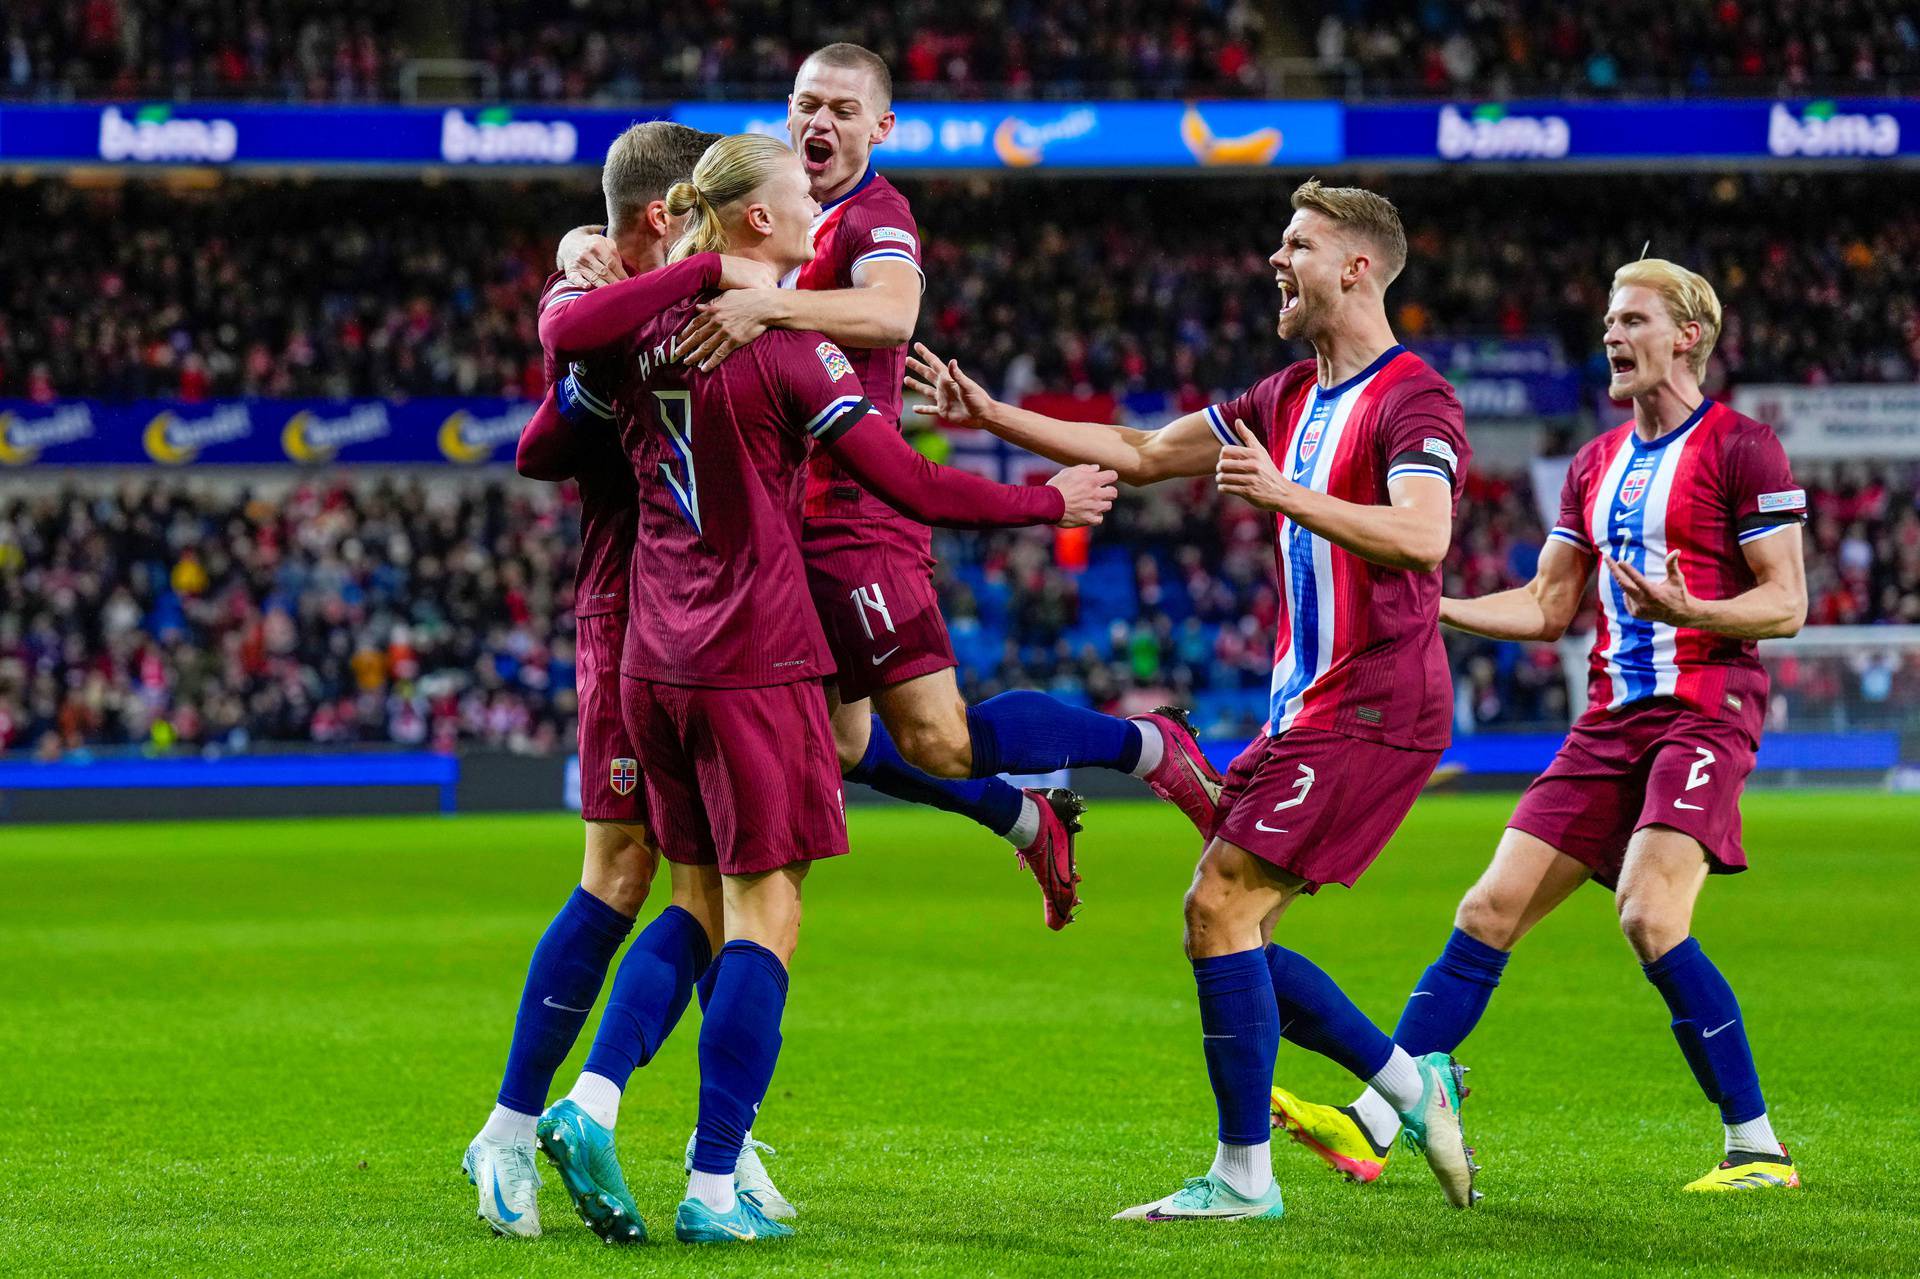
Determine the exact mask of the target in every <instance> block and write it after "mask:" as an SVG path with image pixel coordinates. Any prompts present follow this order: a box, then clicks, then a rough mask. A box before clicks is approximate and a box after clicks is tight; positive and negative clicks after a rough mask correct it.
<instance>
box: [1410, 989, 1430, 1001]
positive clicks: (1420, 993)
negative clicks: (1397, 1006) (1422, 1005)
mask: <svg viewBox="0 0 1920 1279" xmlns="http://www.w3.org/2000/svg"><path fill="white" fill-rule="evenodd" d="M1432 994H1433V992H1432V991H1430V990H1416V991H1414V992H1413V993H1412V994H1411V995H1408V996H1407V1000H1408V1002H1412V1001H1413V1000H1416V999H1419V998H1420V997H1421V996H1423V995H1432Z"/></svg>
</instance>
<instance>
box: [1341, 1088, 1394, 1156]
mask: <svg viewBox="0 0 1920 1279" xmlns="http://www.w3.org/2000/svg"><path fill="white" fill-rule="evenodd" d="M1348 1109H1350V1110H1351V1111H1353V1114H1354V1118H1356V1119H1358V1120H1359V1121H1360V1126H1361V1127H1362V1128H1364V1129H1366V1130H1367V1137H1368V1138H1369V1139H1370V1140H1371V1141H1372V1142H1373V1144H1374V1145H1376V1146H1391V1145H1393V1139H1394V1138H1395V1137H1398V1136H1399V1135H1400V1112H1398V1111H1396V1110H1395V1109H1394V1108H1393V1105H1392V1103H1390V1102H1388V1100H1387V1099H1386V1098H1385V1097H1382V1096H1381V1095H1380V1094H1379V1093H1377V1092H1375V1091H1374V1090H1373V1089H1371V1088H1369V1089H1367V1090H1366V1091H1365V1092H1363V1093H1361V1094H1360V1095H1359V1096H1358V1097H1355V1098H1354V1099H1353V1105H1352V1106H1350V1107H1348Z"/></svg>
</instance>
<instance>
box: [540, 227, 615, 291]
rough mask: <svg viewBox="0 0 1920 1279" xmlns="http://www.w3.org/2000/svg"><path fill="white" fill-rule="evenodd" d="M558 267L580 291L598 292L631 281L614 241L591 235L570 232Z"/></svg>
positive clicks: (556, 261) (560, 255)
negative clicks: (620, 282) (606, 285)
mask: <svg viewBox="0 0 1920 1279" xmlns="http://www.w3.org/2000/svg"><path fill="white" fill-rule="evenodd" d="M555 265H557V266H558V267H559V268H560V271H561V272H562V273H563V274H564V275H565V276H566V277H567V283H568V284H571V285H573V286H574V287H575V288H577V289H597V288H599V287H600V286H601V285H603V284H616V283H618V282H619V281H621V280H624V279H626V278H627V264H626V263H625V262H622V261H621V260H620V250H619V249H617V248H615V247H614V243H613V241H612V240H609V239H608V238H607V237H606V236H604V235H595V234H592V233H590V232H581V231H577V230H576V231H569V232H567V236H566V238H565V239H564V240H562V241H560V252H559V254H558V256H557V257H556V259H555Z"/></svg>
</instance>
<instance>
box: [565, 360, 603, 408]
mask: <svg viewBox="0 0 1920 1279" xmlns="http://www.w3.org/2000/svg"><path fill="white" fill-rule="evenodd" d="M559 392H560V393H559V396H558V398H559V401H560V404H559V408H560V415H561V416H562V417H564V418H566V419H567V420H568V421H569V422H583V421H586V420H587V419H588V418H589V417H595V418H599V419H601V420H602V421H611V420H612V418H613V406H612V405H610V404H608V403H607V402H606V401H605V400H603V399H601V398H600V397H599V396H597V395H595V394H594V393H593V391H592V390H591V389H589V388H588V386H587V385H586V380H585V379H584V378H582V377H581V376H580V366H579V365H578V364H576V365H574V366H573V367H572V368H570V369H568V370H567V375H566V376H565V377H564V378H562V379H560V388H559Z"/></svg>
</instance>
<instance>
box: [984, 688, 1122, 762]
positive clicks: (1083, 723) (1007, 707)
mask: <svg viewBox="0 0 1920 1279" xmlns="http://www.w3.org/2000/svg"><path fill="white" fill-rule="evenodd" d="M967 732H968V733H969V735H970V736H971V737H972V739H973V775H974V776H975V777H992V776H993V775H994V774H996V773H1051V772H1053V771H1054V770H1055V769H1058V768H1112V769H1117V770H1119V771H1120V772H1123V773H1128V772H1132V771H1133V766H1134V765H1135V764H1137V763H1139V762H1140V726H1139V725H1138V724H1135V723H1133V722H1132V721H1130V720H1124V719H1120V718H1117V717H1116V716H1113V715H1102V714H1101V713H1100V712H1098V711H1089V710H1082V709H1081V708H1080V707H1078V706H1069V705H1067V704H1066V703H1065V702H1061V701H1055V700H1054V699H1053V698H1051V697H1048V696H1047V695H1046V694H1045V693H1035V692H1032V691H1029V690H1024V689H1021V690H1016V691H1014V692H1011V693H1002V694H1000V696H998V697H990V698H988V699H987V700H986V701H984V702H981V703H980V704H979V705H978V706H969V707H968V708H967Z"/></svg>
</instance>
